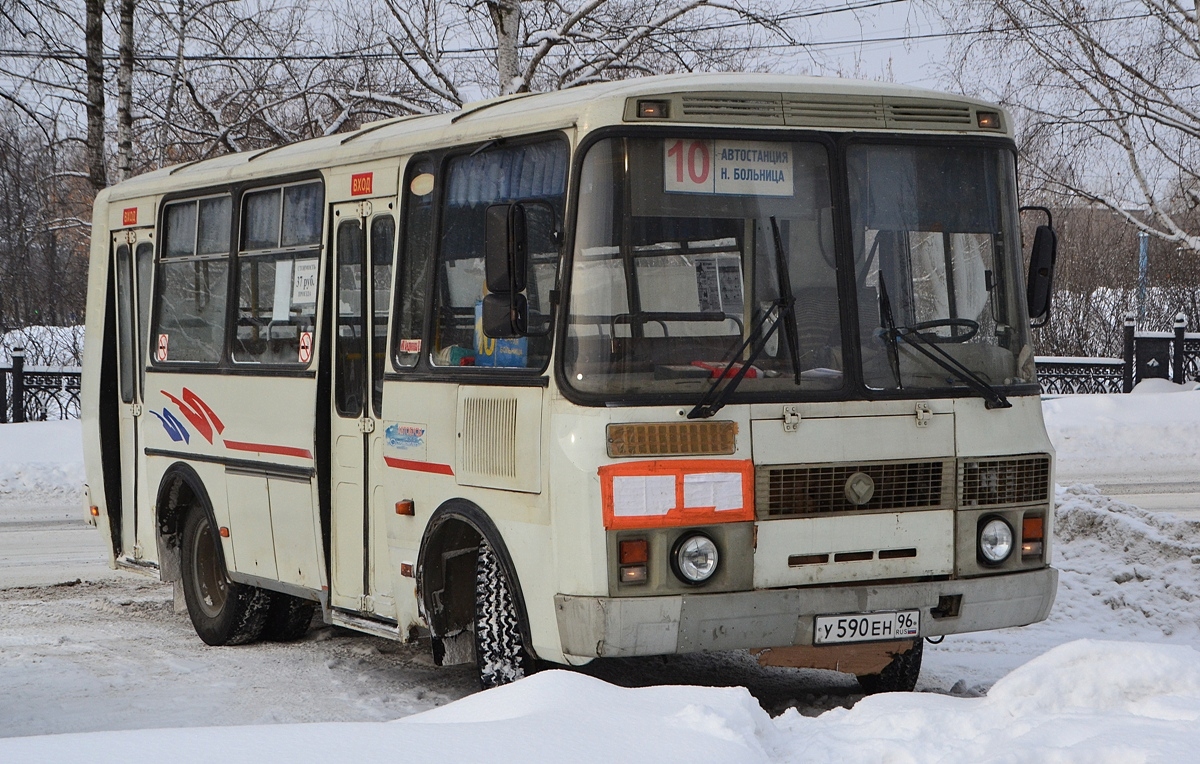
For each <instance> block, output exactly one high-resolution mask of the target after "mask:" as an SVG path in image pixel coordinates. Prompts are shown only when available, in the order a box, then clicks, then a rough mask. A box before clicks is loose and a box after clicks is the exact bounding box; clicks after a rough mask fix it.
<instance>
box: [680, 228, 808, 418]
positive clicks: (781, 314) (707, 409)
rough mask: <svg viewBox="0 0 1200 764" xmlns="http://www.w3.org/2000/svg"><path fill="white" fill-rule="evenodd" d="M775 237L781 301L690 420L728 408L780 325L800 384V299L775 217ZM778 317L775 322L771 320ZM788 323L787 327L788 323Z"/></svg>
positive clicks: (775, 303)
mask: <svg viewBox="0 0 1200 764" xmlns="http://www.w3.org/2000/svg"><path fill="white" fill-rule="evenodd" d="M771 233H772V234H773V236H774V238H775V276H776V279H777V281H778V286H779V299H777V300H774V301H773V302H772V303H771V306H770V307H769V308H768V309H767V310H766V311H764V312H763V314H762V315H761V316H760V317H759V319H758V320H757V321H755V322H754V328H753V329H751V330H750V333H749V334H748V335H747V336H746V339H745V340H743V341H742V344H741V345H738V348H737V350H735V351H734V353H733V355H732V356H731V357H730V359H729V363H727V364H726V365H725V368H724V369H722V370H721V373H720V374H719V375H718V376H717V378H716V379H715V380H713V383H712V384H711V385H709V387H708V389H707V390H705V391H704V395H703V396H702V397H701V398H700V402H699V403H697V404H696V405H695V406H693V407H692V410H691V411H689V412H688V415H687V418H688V419H708V418H709V417H711V416H713V415H714V414H716V413H717V412H718V411H720V410H721V409H722V408H723V407H724V406H725V402H726V401H727V400H728V399H729V396H730V395H733V391H734V390H736V389H737V387H738V385H740V384H741V383H742V380H743V379H745V378H746V374H747V373H749V371H750V369H751V368H752V367H753V365H754V361H755V360H756V359H757V358H758V355H759V353H761V352H762V351H763V348H765V347H766V346H767V342H768V341H769V340H770V339H771V335H773V334H775V330H776V329H778V328H779V325H780V324H783V327H784V336H785V340H786V342H787V344H788V355H790V356H791V359H792V371H793V372H794V373H795V375H796V384H797V385H799V384H800V356H799V345H800V343H799V331H797V328H796V315H795V311H794V307H795V305H796V297H795V295H793V294H792V279H791V276H790V274H789V273H788V268H787V257H786V256H785V255H784V253H783V237H781V236H780V235H779V223H778V222H777V221H776V220H775V216H774V215H772V216H771ZM772 316H774V320H771V318H772ZM768 321H770V324H771V325H770V327H768V328H767V329H766V331H763V327H764V326H766V324H767V322H768ZM785 321H786V322H787V323H784V322H785ZM747 348H749V349H750V356H749V357H748V358H747V359H746V360H745V361H742V362H740V363H741V364H742V365H741V368H739V369H738V370H737V373H736V374H734V375H733V376H732V377H730V376H729V373H730V372H731V371H733V367H734V366H736V365H737V364H738V363H739V361H738V359H739V358H741V357H742V354H743V353H745V352H746V349H747ZM726 379H728V380H729V382H728V383H727V384H726V385H725V386H724V387H722V386H721V383H722V382H724V381H725V380H726Z"/></svg>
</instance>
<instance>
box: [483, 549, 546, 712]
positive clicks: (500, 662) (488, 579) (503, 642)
mask: <svg viewBox="0 0 1200 764" xmlns="http://www.w3.org/2000/svg"><path fill="white" fill-rule="evenodd" d="M532 664H533V660H532V657H531V656H530V655H529V652H528V651H527V650H526V649H525V644H524V640H523V639H522V637H521V616H520V614H519V613H518V612H517V606H516V600H515V598H514V596H513V587H512V582H510V581H509V580H508V575H507V574H506V573H505V572H504V566H503V565H501V564H500V559H499V558H498V557H497V556H496V552H495V550H493V549H492V547H491V546H490V545H489V544H488V543H487V541H486V540H482V539H481V540H480V542H479V555H478V557H477V558H476V562H475V666H476V668H477V669H478V671H479V686H480V687H482V688H483V689H485V690H487V689H491V688H492V687H499V686H500V685H504V684H509V683H510V682H515V681H517V680H518V679H520V678H521V677H523V676H525V675H526V674H528V673H530V671H531V669H532Z"/></svg>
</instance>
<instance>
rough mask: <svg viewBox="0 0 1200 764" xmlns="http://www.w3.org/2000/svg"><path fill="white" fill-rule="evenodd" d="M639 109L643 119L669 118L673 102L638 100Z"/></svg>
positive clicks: (639, 114) (639, 115)
mask: <svg viewBox="0 0 1200 764" xmlns="http://www.w3.org/2000/svg"><path fill="white" fill-rule="evenodd" d="M637 110H638V117H640V118H641V119H667V118H668V117H670V116H671V102H670V101H638V102H637Z"/></svg>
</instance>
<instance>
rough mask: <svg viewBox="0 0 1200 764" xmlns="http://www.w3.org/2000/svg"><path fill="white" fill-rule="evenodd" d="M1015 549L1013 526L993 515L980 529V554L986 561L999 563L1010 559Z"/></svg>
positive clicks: (994, 563) (993, 563)
mask: <svg viewBox="0 0 1200 764" xmlns="http://www.w3.org/2000/svg"><path fill="white" fill-rule="evenodd" d="M1012 550H1013V531H1012V526H1010V525H1009V524H1008V523H1006V522H1005V521H1004V520H1002V519H1000V518H999V517H993V518H992V519H991V520H988V521H987V522H986V523H984V524H983V527H982V528H980V530H979V554H980V555H982V556H983V560H984V562H987V563H990V564H992V565H998V564H999V563H1002V562H1004V561H1005V560H1007V559H1008V556H1009V555H1010V554H1011V553H1012Z"/></svg>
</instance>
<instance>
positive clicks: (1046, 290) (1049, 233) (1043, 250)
mask: <svg viewBox="0 0 1200 764" xmlns="http://www.w3.org/2000/svg"><path fill="white" fill-rule="evenodd" d="M1057 258H1058V235H1057V234H1055V233H1054V229H1053V228H1051V227H1050V226H1048V225H1040V226H1038V227H1037V231H1036V232H1035V233H1034V235H1033V250H1032V251H1031V252H1030V254H1029V280H1028V282H1027V283H1026V285H1025V301H1026V303H1027V304H1028V306H1029V321H1030V325H1031V326H1033V327H1034V328H1037V327H1041V326H1045V325H1046V324H1047V323H1049V321H1050V298H1051V297H1052V296H1053V294H1054V262H1055V260H1056V259H1057Z"/></svg>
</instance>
